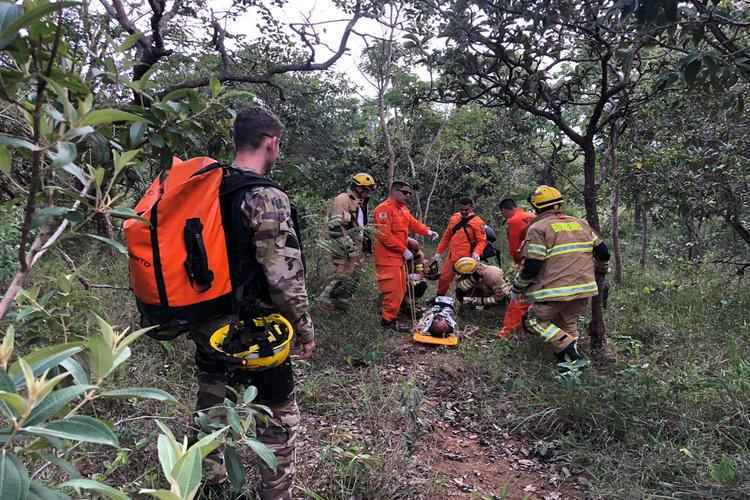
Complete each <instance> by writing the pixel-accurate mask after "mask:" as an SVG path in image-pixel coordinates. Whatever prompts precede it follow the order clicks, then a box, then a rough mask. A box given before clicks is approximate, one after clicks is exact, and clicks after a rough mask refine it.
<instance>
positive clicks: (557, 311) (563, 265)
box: [512, 186, 609, 374]
mask: <svg viewBox="0 0 750 500" xmlns="http://www.w3.org/2000/svg"><path fill="white" fill-rule="evenodd" d="M529 201H530V203H531V205H532V206H533V207H534V210H535V211H536V213H537V218H536V220H535V221H534V223H533V224H532V225H531V226H530V227H529V229H528V232H527V234H526V240H525V241H524V243H523V250H522V255H523V257H524V261H523V264H522V267H521V271H520V272H519V273H518V275H517V276H516V279H515V281H514V282H513V290H512V294H513V295H514V296H517V295H523V297H524V298H525V299H526V300H528V301H530V302H532V305H531V308H530V309H529V311H528V312H527V313H526V315H525V316H524V319H523V325H524V328H525V329H526V331H528V332H529V333H531V334H532V335H537V336H539V337H541V338H542V339H544V341H545V342H548V343H550V344H551V345H552V347H553V349H554V351H555V356H556V357H557V360H558V362H559V363H565V362H574V361H576V360H579V359H582V356H581V354H580V353H579V352H578V348H577V340H578V325H577V322H578V318H579V316H581V315H582V314H583V313H584V311H585V309H586V306H587V305H588V302H589V297H593V296H595V295H597V294H598V293H599V291H598V288H597V284H596V279H595V276H594V266H595V260H597V261H600V262H606V261H608V260H609V250H608V249H607V246H606V245H605V244H604V242H602V241H601V240H600V239H599V236H598V235H597V234H596V233H594V231H593V230H592V229H591V228H590V227H589V225H588V223H587V222H586V221H584V220H582V219H578V218H576V217H572V216H569V215H565V214H563V213H561V212H560V206H561V205H562V203H563V197H562V194H560V191H558V190H557V189H555V188H553V187H550V186H539V187H538V188H536V190H534V192H533V193H532V195H531V196H530V198H529ZM559 370H560V372H561V373H563V374H564V373H566V372H568V371H569V369H568V368H567V367H565V366H563V365H560V366H559Z"/></svg>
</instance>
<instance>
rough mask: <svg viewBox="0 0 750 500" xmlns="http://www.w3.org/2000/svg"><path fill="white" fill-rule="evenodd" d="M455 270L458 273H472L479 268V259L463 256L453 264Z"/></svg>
mask: <svg viewBox="0 0 750 500" xmlns="http://www.w3.org/2000/svg"><path fill="white" fill-rule="evenodd" d="M453 270H454V271H456V272H457V273H458V274H471V273H473V272H474V271H476V270H477V261H475V260H474V259H473V258H471V257H461V258H460V259H458V260H457V261H456V263H455V264H453Z"/></svg>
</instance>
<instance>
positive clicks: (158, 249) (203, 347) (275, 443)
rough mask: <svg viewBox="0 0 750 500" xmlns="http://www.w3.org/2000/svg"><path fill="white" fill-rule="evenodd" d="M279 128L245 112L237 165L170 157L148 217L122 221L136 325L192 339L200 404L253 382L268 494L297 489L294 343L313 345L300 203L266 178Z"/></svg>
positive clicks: (140, 208)
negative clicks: (272, 460)
mask: <svg viewBox="0 0 750 500" xmlns="http://www.w3.org/2000/svg"><path fill="white" fill-rule="evenodd" d="M282 132H283V126H282V125H281V122H280V121H279V120H278V118H276V117H275V116H274V115H273V114H272V113H270V112H269V111H266V110H264V109H262V108H259V107H255V108H250V109H248V110H245V111H242V112H240V113H239V114H238V115H237V117H236V119H235V122H234V143H235V148H236V155H235V159H234V164H233V165H232V167H226V166H222V165H220V164H218V163H217V162H216V161H215V160H213V159H211V158H207V157H200V158H193V159H190V160H187V161H184V162H183V161H177V160H176V161H175V162H174V163H173V165H172V168H171V169H170V171H169V173H168V175H167V177H166V178H165V179H164V180H163V182H162V179H161V178H157V179H156V180H155V181H154V183H153V184H152V185H151V187H150V188H149V190H148V192H147V193H146V195H145V196H144V198H143V199H141V201H140V202H139V203H138V205H137V206H136V211H137V212H138V213H139V214H140V215H141V216H142V217H143V218H144V219H146V220H149V222H150V223H149V224H147V223H145V222H143V221H142V220H141V219H131V220H130V221H127V223H126V225H125V235H126V239H127V242H128V250H129V252H130V254H131V259H130V278H131V286H132V288H133V290H134V292H135V294H136V298H137V299H138V300H137V301H138V306H139V309H140V311H141V313H142V316H143V320H144V321H143V322H144V323H146V324H152V325H156V324H158V325H159V329H158V330H156V331H160V330H162V329H164V328H165V327H166V328H168V329H173V330H176V331H188V332H189V333H190V336H191V338H192V339H193V341H194V342H195V345H196V352H195V362H196V365H197V376H198V395H197V404H196V409H197V410H198V411H206V412H208V413H209V414H210V415H211V414H213V415H215V416H217V417H219V416H221V415H222V414H223V408H222V407H223V406H224V401H225V399H230V400H232V399H234V392H233V391H231V390H229V387H230V386H236V385H242V386H248V385H253V386H255V387H256V388H257V390H258V395H257V398H256V401H257V402H258V403H260V404H263V405H266V406H268V407H270V408H271V410H272V411H273V418H265V417H262V416H259V417H258V418H257V419H256V428H257V437H258V439H259V440H260V441H261V442H262V443H263V444H265V445H266V446H267V447H269V448H270V449H271V450H272V451H273V453H274V454H275V456H276V458H277V460H278V467H277V468H276V470H275V471H274V470H272V469H271V468H269V467H267V466H266V465H265V464H264V463H261V464H260V473H261V483H260V485H259V487H258V493H259V496H260V498H261V499H263V500H271V499H274V500H276V499H291V498H292V487H293V480H294V473H295V463H294V460H295V442H296V438H297V427H298V424H299V420H300V414H299V409H298V407H297V403H296V401H295V395H294V375H293V372H292V364H291V359H290V357H289V351H290V348H291V344H292V341H293V339H295V340H297V341H298V342H299V343H300V344H301V346H302V357H303V358H309V357H310V356H312V353H313V351H314V349H315V341H314V328H313V323H312V320H311V318H310V315H309V314H308V297H307V290H306V287H305V271H304V264H303V257H302V242H301V236H300V233H299V225H298V224H297V217H296V210H295V209H294V207H293V205H291V203H290V201H289V198H288V196H287V194H286V193H285V192H284V190H283V189H282V187H281V186H279V185H278V184H276V183H275V182H273V181H272V180H270V179H269V178H268V177H266V175H267V174H268V173H269V171H270V169H271V166H272V164H273V163H274V162H275V161H276V159H277V158H278V155H279V141H280V139H281V135H282ZM183 240H184V245H183V244H182V243H183ZM143 262H147V263H148V264H149V265H148V266H146V265H142V263H143ZM149 334H150V335H152V336H156V337H157V338H160V337H159V336H158V335H155V334H153V332H149ZM164 338H165V337H163V336H162V337H161V339H164ZM167 338H168V337H167ZM215 455H216V454H215V453H214V454H211V455H209V456H208V457H207V458H206V461H205V462H206V465H208V466H209V467H210V469H212V470H211V474H210V475H209V477H207V480H208V481H210V482H218V481H220V480H221V479H223V477H219V476H221V475H222V473H224V474H223V475H224V477H225V471H224V470H223V467H222V466H221V464H220V458H219V457H218V456H215Z"/></svg>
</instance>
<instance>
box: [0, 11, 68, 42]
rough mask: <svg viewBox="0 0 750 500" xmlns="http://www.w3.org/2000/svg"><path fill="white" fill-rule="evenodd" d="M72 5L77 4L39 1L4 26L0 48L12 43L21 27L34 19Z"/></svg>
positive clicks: (0, 34)
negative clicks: (39, 2)
mask: <svg viewBox="0 0 750 500" xmlns="http://www.w3.org/2000/svg"><path fill="white" fill-rule="evenodd" d="M74 5H78V2H54V3H41V5H39V6H37V7H34V8H33V9H31V10H29V11H28V12H26V13H25V14H24V15H22V16H19V17H17V18H15V19H14V20H13V22H12V23H10V24H8V25H7V26H5V27H4V28H3V31H2V33H0V50H2V49H4V48H5V47H7V46H8V45H10V44H11V43H13V41H14V40H15V39H16V36H17V35H18V31H19V30H20V29H21V28H24V27H26V26H28V25H30V24H32V23H33V22H34V21H37V20H39V19H41V18H43V17H44V16H46V15H47V14H50V13H52V12H55V11H57V10H59V9H64V8H65V7H72V6H74Z"/></svg>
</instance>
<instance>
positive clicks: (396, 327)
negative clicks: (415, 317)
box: [380, 318, 411, 333]
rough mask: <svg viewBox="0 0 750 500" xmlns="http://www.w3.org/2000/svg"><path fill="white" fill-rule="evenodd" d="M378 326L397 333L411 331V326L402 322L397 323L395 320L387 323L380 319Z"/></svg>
mask: <svg viewBox="0 0 750 500" xmlns="http://www.w3.org/2000/svg"><path fill="white" fill-rule="evenodd" d="M380 326H382V327H383V328H385V329H386V330H391V331H394V332H398V333H409V332H410V331H411V325H408V324H407V323H405V322H403V321H397V320H395V319H392V320H390V321H387V320H385V319H382V318H381V319H380Z"/></svg>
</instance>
